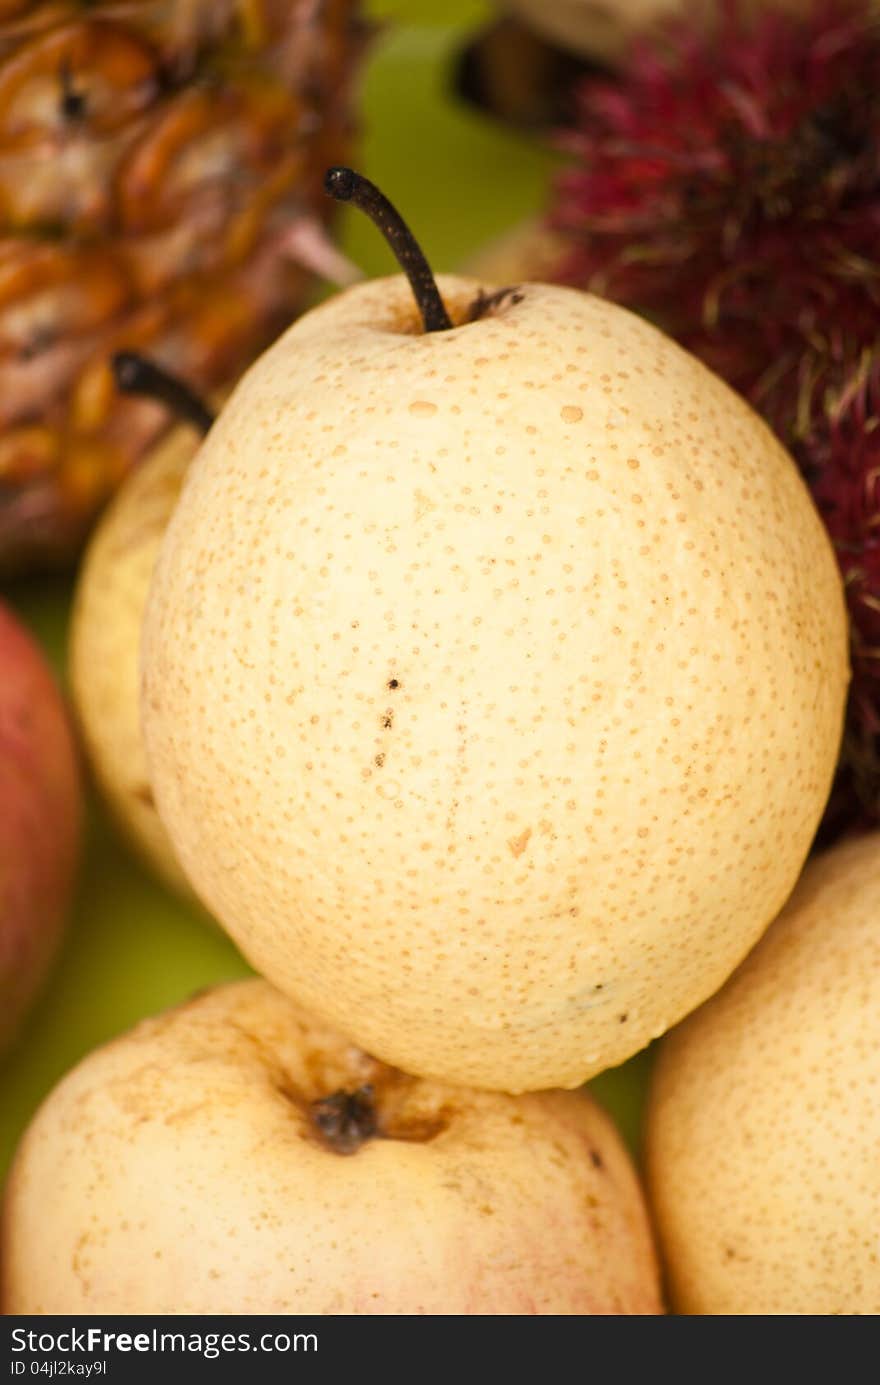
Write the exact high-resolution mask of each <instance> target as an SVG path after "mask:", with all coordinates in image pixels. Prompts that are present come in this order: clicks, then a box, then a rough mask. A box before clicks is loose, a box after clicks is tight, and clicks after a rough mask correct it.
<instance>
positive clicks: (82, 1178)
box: [0, 979, 663, 1315]
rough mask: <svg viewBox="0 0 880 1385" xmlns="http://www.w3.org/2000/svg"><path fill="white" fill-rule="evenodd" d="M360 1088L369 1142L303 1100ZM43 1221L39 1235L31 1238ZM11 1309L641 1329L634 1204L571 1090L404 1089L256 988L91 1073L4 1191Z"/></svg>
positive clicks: (119, 1050) (55, 1100) (640, 1221)
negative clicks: (367, 1088)
mask: <svg viewBox="0 0 880 1385" xmlns="http://www.w3.org/2000/svg"><path fill="white" fill-rule="evenodd" d="M367 1083H369V1084H371V1085H372V1088H373V1091H374V1093H375V1109H376V1119H377V1123H378V1129H379V1131H380V1132H381V1135H380V1136H379V1137H374V1138H370V1139H367V1140H366V1142H365V1143H363V1144H361V1145H360V1147H359V1148H358V1149H357V1150H356V1152H353V1153H348V1154H340V1153H337V1152H335V1151H334V1150H333V1149H331V1148H329V1147H328V1145H327V1144H326V1142H325V1141H324V1139H323V1137H322V1136H321V1135H320V1134H319V1133H318V1131H317V1129H316V1127H315V1125H314V1123H313V1121H312V1119H311V1117H310V1114H309V1113H310V1104H311V1103H312V1102H314V1101H316V1100H319V1099H321V1098H323V1097H326V1096H328V1095H331V1094H333V1093H336V1092H338V1091H340V1090H345V1091H347V1092H352V1091H355V1090H357V1089H359V1088H361V1087H363V1086H364V1084H367ZM47 1228H51V1234H47ZM0 1250H2V1300H0V1307H2V1310H3V1312H4V1313H7V1314H22V1313H36V1314H47V1313H48V1314H52V1313H66V1314H89V1313H95V1314H103V1313H124V1314H131V1313H201V1314H228V1313H247V1314H258V1313H298V1314H299V1313H305V1314H308V1313H312V1314H322V1315H329V1314H386V1315H387V1314H395V1315H404V1314H456V1315H459V1314H493V1315H496V1314H499V1315H500V1314H569V1315H571V1314H618V1313H623V1314H655V1313H660V1312H662V1311H663V1308H662V1304H661V1297H660V1290H659V1280H658V1271H657V1262H656V1258H655V1252H654V1248H653V1242H652V1237H651V1232H650V1230H649V1224H648V1219H647V1215H646V1211H645V1206H644V1202H643V1198H642V1192H641V1189H640V1186H639V1183H638V1180H637V1178H636V1174H635V1172H634V1169H633V1167H632V1163H631V1161H630V1157H629V1155H628V1153H627V1152H626V1150H625V1148H624V1146H623V1144H622V1142H621V1139H620V1137H619V1135H618V1134H617V1131H616V1129H615V1127H614V1125H613V1123H612V1122H611V1120H610V1119H609V1118H608V1117H607V1116H606V1115H605V1114H604V1112H603V1111H602V1110H601V1109H600V1107H598V1106H597V1105H596V1103H595V1102H594V1101H593V1100H592V1099H591V1098H590V1097H588V1096H587V1095H586V1094H583V1093H570V1092H558V1091H556V1092H545V1093H540V1094H535V1095H529V1096H524V1097H510V1096H505V1095H499V1094H494V1093H486V1092H477V1091H471V1090H468V1089H466V1088H460V1087H459V1088H456V1087H447V1086H443V1085H440V1084H436V1083H432V1082H426V1081H422V1080H420V1079H417V1078H412V1077H408V1076H405V1075H404V1074H403V1073H401V1072H399V1071H397V1070H395V1069H392V1068H389V1067H386V1066H384V1065H383V1064H381V1063H378V1062H377V1061H375V1060H374V1059H372V1058H370V1057H368V1056H367V1055H366V1054H364V1053H363V1052H362V1051H361V1050H359V1049H358V1048H356V1047H354V1046H353V1045H352V1044H351V1043H349V1042H348V1040H346V1039H344V1038H341V1037H339V1036H337V1035H335V1034H333V1033H331V1032H329V1031H327V1030H325V1029H324V1028H322V1027H321V1026H319V1025H316V1024H314V1023H313V1022H312V1021H310V1020H309V1019H308V1018H306V1017H305V1016H304V1014H303V1012H302V1011H300V1010H298V1009H297V1008H296V1007H295V1006H294V1005H293V1004H292V1002H290V1001H289V1000H287V999H286V998H285V997H283V996H282V995H281V994H280V992H278V991H276V990H274V988H272V987H271V986H270V985H269V984H268V983H267V982H265V981H263V980H261V979H254V980H248V981H243V982H238V983H234V984H230V985H226V986H222V987H218V988H216V989H214V990H212V991H208V992H203V993H202V994H200V995H198V996H197V997H195V998H194V999H192V1000H191V1001H189V1002H188V1003H186V1004H184V1005H182V1006H179V1007H177V1008H176V1009H173V1010H171V1011H168V1012H166V1013H165V1014H163V1015H160V1016H158V1017H157V1018H154V1019H151V1020H147V1021H144V1022H142V1023H141V1024H139V1025H138V1026H137V1027H136V1028H135V1029H134V1030H132V1031H131V1032H130V1033H129V1034H127V1035H124V1036H123V1037H121V1038H119V1039H117V1040H115V1041H114V1042H112V1043H110V1044H108V1045H107V1046H106V1047H104V1048H102V1049H100V1050H98V1051H96V1052H95V1053H93V1054H92V1055H91V1056H89V1057H88V1058H86V1059H85V1060H84V1061H83V1062H82V1063H80V1065H79V1066H78V1067H77V1068H75V1069H74V1070H73V1071H72V1072H71V1073H69V1074H68V1076H67V1077H66V1078H65V1079H64V1080H63V1081H62V1082H61V1083H60V1085H59V1086H58V1087H56V1089H55V1090H54V1092H53V1093H51V1094H50V1096H49V1097H48V1098H47V1100H46V1101H45V1102H44V1104H43V1106H42V1107H41V1109H40V1110H39V1111H38V1113H37V1115H36V1116H35V1118H34V1120H33V1121H32V1123H31V1125H30V1127H29V1128H28V1130H27V1131H26V1133H25V1135H24V1137H23V1140H22V1142H21V1144H20V1146H19V1150H18V1153H17V1156H16V1159H15V1162H14V1165H13V1168H12V1171H11V1174H10V1177H9V1181H8V1184H7V1191H6V1198H5V1205H4V1210H3V1220H2V1246H0Z"/></svg>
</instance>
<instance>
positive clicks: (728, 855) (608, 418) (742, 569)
mask: <svg viewBox="0 0 880 1385" xmlns="http://www.w3.org/2000/svg"><path fill="white" fill-rule="evenodd" d="M440 287H441V291H442V293H443V295H444V297H445V299H446V303H447V307H448V308H449V310H450V313H451V316H452V318H453V321H454V322H455V323H457V324H458V325H457V326H454V327H453V328H452V329H451V330H447V331H435V332H430V333H427V334H426V333H424V332H423V331H422V330H421V328H420V323H419V319H418V317H417V313H416V309H415V306H414V303H413V301H412V298H411V295H410V291H409V288H408V285H407V283H406V281H405V280H404V279H403V278H402V277H397V278H392V279H388V280H379V281H374V282H372V283H368V284H363V285H359V286H357V287H355V288H352V289H349V290H347V291H346V292H344V293H341V294H339V295H338V296H337V297H336V298H334V299H333V300H331V301H329V302H328V303H326V304H324V305H322V306H321V307H319V308H317V309H315V310H313V311H312V312H310V313H308V314H307V315H306V316H304V317H303V318H301V319H300V320H299V321H298V322H297V323H295V324H294V326H293V327H292V328H291V329H290V330H289V331H288V332H287V333H286V334H285V335H284V336H283V337H282V338H280V340H279V341H278V342H277V343H276V344H275V345H274V346H273V347H272V348H271V349H270V350H269V351H268V352H267V353H266V354H265V355H264V356H263V357H262V358H261V359H260V360H259V361H258V362H257V363H256V364H255V365H254V366H253V367H252V368H251V370H250V371H249V372H248V373H247V375H246V376H245V377H244V378H243V380H242V381H241V382H240V383H239V385H238V386H237V387H236V389H235V391H234V393H233V395H232V397H231V399H230V401H229V403H228V404H227V406H226V407H225V408H224V409H223V411H222V413H221V415H220V418H219V420H218V422H217V423H216V424H215V426H214V428H213V429H212V430H211V433H210V435H209V437H208V438H207V441H206V442H205V444H204V445H203V447H202V448H201V450H200V452H199V455H198V457H197V459H196V461H195V463H194V466H193V468H192V469H191V471H190V474H189V477H188V481H187V485H186V487H185V489H184V493H183V496H182V498H181V501H180V504H179V505H178V507H177V509H176V511H175V513H174V516H173V519H172V521H171V524H170V526H169V528H168V531H167V534H166V538H165V541H164V543H163V547H162V551H161V554H160V558H159V562H158V565H157V569H156V576H155V579H154V583H153V586H152V589H151V593H150V599H149V602H148V608H147V615H146V619H145V626H144V645H143V675H144V682H143V690H142V716H143V725H144V731H145V735H146V741H147V749H148V754H149V757H150V762H151V778H152V783H153V787H154V791H155V793H156V796H157V801H158V804H159V810H160V813H161V816H162V818H163V820H164V822H165V825H166V827H167V829H168V831H169V833H170V835H171V838H172V841H173V844H174V847H175V850H176V851H177V852H178V854H179V856H180V858H181V860H182V862H183V864H184V867H185V869H186V872H187V875H188V877H189V878H190V880H191V881H192V882H193V884H194V886H195V888H196V890H197V891H198V892H199V894H200V895H201V896H202V897H203V899H204V901H205V902H206V903H207V905H208V907H209V908H210V910H211V911H212V913H214V914H215V916H216V917H217V918H219V919H220V921H221V922H222V923H223V924H224V925H225V927H226V928H227V929H228V931H229V932H230V933H231V935H232V936H233V938H234V939H235V940H236V942H237V943H238V945H239V946H240V947H241V949H242V951H243V952H244V954H245V956H246V957H247V958H248V959H249V960H250V961H251V963H252V964H253V965H254V966H255V968H256V969H257V970H258V971H260V972H262V973H263V974H264V975H265V976H267V977H268V978H269V979H270V980H272V981H274V982H275V983H276V985H278V986H279V987H280V988H281V989H282V990H284V991H286V992H288V993H289V994H290V995H291V996H293V997H294V998H296V999H297V1000H299V1001H300V1002H301V1003H302V1004H304V1005H305V1006H306V1007H308V1008H309V1009H310V1010H311V1011H313V1012H314V1013H315V1014H316V1015H319V1016H321V1017H322V1018H323V1019H324V1020H325V1021H326V1022H329V1023H332V1024H333V1025H335V1026H336V1027H339V1028H341V1029H342V1030H343V1031H344V1032H346V1033H347V1034H349V1035H350V1036H351V1037H352V1038H353V1039H355V1040H356V1041H357V1042H358V1043H359V1044H361V1046H363V1047H365V1048H366V1049H368V1051H370V1052H372V1053H375V1054H376V1055H378V1056H379V1057H381V1058H383V1059H384V1060H385V1061H387V1062H392V1063H394V1064H395V1065H396V1066H399V1067H402V1068H403V1069H404V1070H406V1071H409V1072H414V1073H419V1074H423V1075H428V1076H434V1077H438V1078H443V1079H446V1080H454V1081H460V1082H464V1083H470V1084H473V1085H477V1086H486V1087H495V1088H501V1089H506V1090H509V1091H521V1090H525V1089H528V1088H542V1087H550V1086H568V1087H570V1086H575V1085H577V1084H578V1083H580V1082H582V1081H584V1079H586V1078H588V1077H589V1076H591V1075H592V1074H594V1073H597V1072H599V1071H601V1070H602V1069H603V1068H606V1067H608V1066H610V1065H612V1064H615V1063H619V1062H621V1061H622V1060H623V1059H625V1058H626V1057H627V1056H628V1055H630V1054H632V1053H633V1052H634V1051H636V1050H637V1049H639V1048H641V1047H643V1046H644V1045H645V1044H646V1043H647V1042H648V1041H649V1040H650V1039H652V1038H653V1037H655V1036H656V1035H658V1034H660V1033H662V1032H663V1030H665V1029H666V1028H667V1026H668V1025H670V1024H672V1023H674V1022H675V1021H676V1020H678V1019H680V1018H681V1017H682V1016H683V1015H684V1014H685V1013H686V1012H687V1011H689V1010H691V1009H693V1008H694V1007H695V1006H696V1005H698V1004H699V1003H700V1002H701V1001H703V1000H705V999H706V997H707V996H709V995H711V994H712V992H713V991H715V990H717V988H718V987H719V986H720V985H721V983H722V982H723V981H724V979H725V978H726V977H727V976H728V975H729V973H730V972H731V971H732V970H733V969H734V967H735V966H736V965H737V963H738V962H739V961H741V959H742V958H743V956H744V955H745V953H746V952H747V951H748V950H749V949H750V948H751V947H752V945H753V944H754V943H755V941H756V940H757V938H758V937H759V936H760V934H761V933H762V932H763V930H764V929H765V927H766V926H767V924H768V923H769V922H770V920H771V919H772V918H773V917H774V915H775V914H776V913H777V912H778V911H779V909H780V908H781V907H782V905H783V903H784V902H785V900H786V898H787V896H788V894H789V892H790V890H791V889H792V886H793V885H794V883H795V880H796V878H797V876H798V873H799V871H800V869H801V866H802V864H803V861H804V858H805V856H806V854H807V850H808V848H809V846H810V842H811V840H812V837H813V834H814V831H815V828H816V825H817V823H818V821H819V818H820V816H821V813H822V810H823V807H824V804H825V801H826V797H827V794H828V789H829V785H830V782H831V776H832V772H833V769H834V764H835V759H836V755H837V749H838V741H839V737H840V731H841V720H842V714H843V708H844V698H845V690H846V686H847V672H848V671H847V640H846V620H845V613H844V603H843V596H842V590H841V583H840V579H839V575H838V571H837V568H836V564H835V561H834V557H833V554H832V552H831V548H830V544H829V542H828V539H827V537H826V534H825V532H824V530H823V528H822V525H821V523H820V521H819V518H818V517H817V515H816V513H815V511H814V508H813V506H812V503H811V500H810V498H809V495H808V493H807V490H806V488H805V486H804V484H803V482H802V480H801V479H800V477H799V475H798V473H797V471H796V468H795V465H794V463H793V462H792V460H791V458H790V457H789V456H788V455H787V453H786V452H785V451H784V450H783V449H782V447H781V446H780V445H779V444H778V442H776V441H775V440H774V438H773V437H772V436H771V434H770V432H769V431H768V430H767V429H766V427H765V426H764V424H763V423H761V422H760V420H759V419H758V418H757V416H756V415H755V414H754V413H753V412H752V411H751V410H750V409H749V408H748V407H747V405H746V404H744V403H743V402H742V400H741V399H739V398H738V397H737V396H735V395H734V394H733V393H732V392H731V391H730V390H729V389H728V388H727V387H726V386H725V385H724V384H723V383H722V382H721V381H720V380H718V379H717V378H716V377H714V376H713V375H712V374H710V373H709V372H708V371H707V370H706V369H705V368H704V367H703V366H702V365H700V364H699V363H698V362H697V361H696V360H695V359H693V358H692V357H691V356H689V355H687V354H686V353H685V352H684V351H682V350H681V349H680V348H679V347H678V346H676V345H675V344H674V343H673V342H672V341H670V340H669V339H668V338H666V337H665V336H663V335H662V334H661V333H660V332H658V331H657V330H656V329H654V328H653V327H651V326H650V325H648V324H647V323H645V322H644V321H642V320H641V319H639V318H638V317H636V316H634V315H633V314H631V313H628V312H626V311H625V310H623V309H621V308H619V307H616V306H614V305H613V304H610V303H606V302H603V301H602V300H600V299H598V298H594V297H591V296H589V295H586V294H582V293H580V292H578V291H576V290H573V289H566V288H560V287H550V286H547V285H540V284H527V285H524V286H523V287H521V288H520V289H518V290H517V291H516V292H515V293H514V292H508V293H506V294H503V295H502V296H501V297H498V298H494V299H493V297H492V290H490V289H486V288H485V286H483V292H482V294H481V291H480V289H481V286H480V285H479V284H478V283H476V282H474V281H467V280H461V279H455V278H451V277H450V278H443V279H441V281H440ZM487 300H488V301H487Z"/></svg>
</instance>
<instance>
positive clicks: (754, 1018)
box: [646, 832, 880, 1315]
mask: <svg viewBox="0 0 880 1385" xmlns="http://www.w3.org/2000/svg"><path fill="white" fill-rule="evenodd" d="M878 924H880V833H876V832H874V833H871V834H870V835H869V836H866V837H864V838H862V839H860V840H857V841H853V842H848V843H846V844H844V845H841V846H837V847H835V848H834V849H833V850H831V851H828V852H826V853H825V854H824V855H822V856H819V857H817V858H816V859H815V860H813V861H812V862H811V863H810V865H809V866H808V867H807V869H806V870H805V871H804V873H803V876H802V877H801V879H800V881H799V882H798V886H797V889H796V890H795V892H794V894H793V895H792V897H791V899H790V900H789V902H788V904H787V905H786V907H785V909H784V910H783V912H782V913H781V914H780V916H779V918H778V919H777V920H776V921H775V923H773V924H772V925H771V927H770V928H769V930H768V931H767V933H766V934H765V936H764V937H763V938H762V939H761V941H760V942H759V944H758V946H757V947H756V948H755V949H754V951H753V952H752V953H751V954H750V955H749V957H748V958H747V959H746V961H745V962H744V963H743V965H742V966H741V967H740V968H739V970H738V971H737V972H735V973H734V975H733V976H732V977H731V978H730V980H729V981H728V982H727V984H726V985H725V986H724V987H723V988H722V989H721V990H720V991H719V992H718V994H717V995H715V996H713V997H712V999H711V1000H710V1001H708V1002H707V1004H705V1005H704V1006H702V1007H701V1008H700V1009H699V1010H697V1011H696V1013H695V1014H693V1015H691V1016H690V1017H689V1018H688V1019H687V1020H685V1022H684V1023H683V1024H681V1025H679V1026H678V1027H677V1028H676V1029H674V1030H672V1031H671V1033H669V1034H668V1035H667V1036H666V1038H665V1039H664V1040H663V1041H662V1043H661V1044H660V1048H659V1058H658V1061H657V1064H656V1067H655V1069H654V1076H653V1081H652V1087H651V1093H650V1099H649V1102H648V1109H647V1118H646V1154H647V1172H648V1186H649V1191H650V1195H651V1198H652V1201H653V1210H654V1216H655V1223H656V1226H657V1230H658V1233H659V1236H660V1240H661V1246H662V1250H663V1253H664V1256H665V1260H666V1270H667V1275H668V1281H669V1285H670V1290H671V1293H672V1297H673V1306H674V1307H675V1308H676V1310H677V1311H678V1312H682V1313H704V1314H705V1313H708V1314H713V1315H717V1314H767V1313H773V1314H780V1313H782V1314H792V1313H797V1314H810V1315H816V1314H832V1313H834V1314H838V1313H843V1314H856V1313H866V1314H874V1315H876V1314H878V1313H880V926H878Z"/></svg>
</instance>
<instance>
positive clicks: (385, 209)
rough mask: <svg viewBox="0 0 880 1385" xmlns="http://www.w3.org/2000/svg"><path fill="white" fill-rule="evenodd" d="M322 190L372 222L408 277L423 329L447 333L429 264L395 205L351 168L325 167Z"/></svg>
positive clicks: (446, 318) (443, 309) (447, 324)
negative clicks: (348, 203)
mask: <svg viewBox="0 0 880 1385" xmlns="http://www.w3.org/2000/svg"><path fill="white" fill-rule="evenodd" d="M324 191H325V192H327V193H328V194H329V195H330V196H331V197H335V198H336V201H337V202H351V203H353V205H354V206H355V207H358V208H359V209H360V210H361V211H362V212H366V214H367V216H368V217H369V218H370V220H371V221H373V222H374V223H375V224H376V226H378V228H379V230H380V231H381V232H382V235H383V236H384V237H385V239H386V240H387V242H388V244H389V245H390V246H391V249H392V250H393V251H394V254H395V256H396V258H397V262H398V264H399V265H400V267H401V269H402V270H403V272H404V274H405V275H406V277H407V278H408V279H409V282H410V287H411V288H412V291H413V294H414V296H415V300H416V303H417V304H418V307H419V312H420V313H421V315H422V322H423V324H424V327H425V331H426V332H447V331H448V330H449V329H450V327H451V326H452V320H451V319H450V316H449V314H448V313H447V311H446V307H445V305H444V302H443V299H442V298H441V297H440V290H439V289H438V287H437V282H436V280H435V278H434V275H433V272H432V270H431V266H430V265H429V264H428V261H427V260H426V259H425V256H424V253H423V251H422V248H421V246H420V245H419V243H418V241H417V240H416V238H415V236H414V235H413V233H412V231H411V230H410V229H409V227H408V226H407V224H406V222H405V221H404V219H403V217H402V216H401V215H400V212H399V211H398V210H397V208H396V207H395V206H394V205H393V204H392V203H391V202H389V201H388V198H387V197H386V196H385V194H384V193H383V192H380V191H379V189H378V188H377V187H376V185H375V183H371V182H370V180H369V178H364V177H363V175H362V174H360V173H355V171H354V169H352V168H328V170H327V172H326V173H325V175H324Z"/></svg>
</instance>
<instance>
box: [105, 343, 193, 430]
mask: <svg viewBox="0 0 880 1385" xmlns="http://www.w3.org/2000/svg"><path fill="white" fill-rule="evenodd" d="M111 364H112V366H113V375H114V378H115V380H116V384H117V387H118V388H119V389H121V390H122V391H123V393H124V394H142V395H144V396H145V397H146V398H147V399H155V400H156V401H157V402H158V403H159V404H164V405H165V406H166V408H168V409H170V410H171V412H172V413H173V414H174V415H175V416H176V417H177V418H179V419H182V420H183V421H184V422H186V423H191V424H192V426H193V427H194V428H196V429H197V430H198V431H199V432H200V433H201V434H202V435H203V436H204V434H206V433H208V432H209V431H210V429H211V427H212V425H213V423H214V418H215V415H214V414H213V412H212V411H211V410H210V409H209V408H208V406H207V404H205V402H204V401H203V400H202V399H200V398H199V396H198V395H197V394H196V393H195V391H194V390H192V389H190V387H189V385H187V384H184V382H183V380H178V379H177V377H176V376H174V375H169V374H168V372H167V370H163V369H162V367H161V366H158V365H156V362H155V361H150V360H148V359H147V357H146V356H139V355H138V354H137V352H136V351H117V352H116V354H115V355H114V357H113V360H112V362H111Z"/></svg>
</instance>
